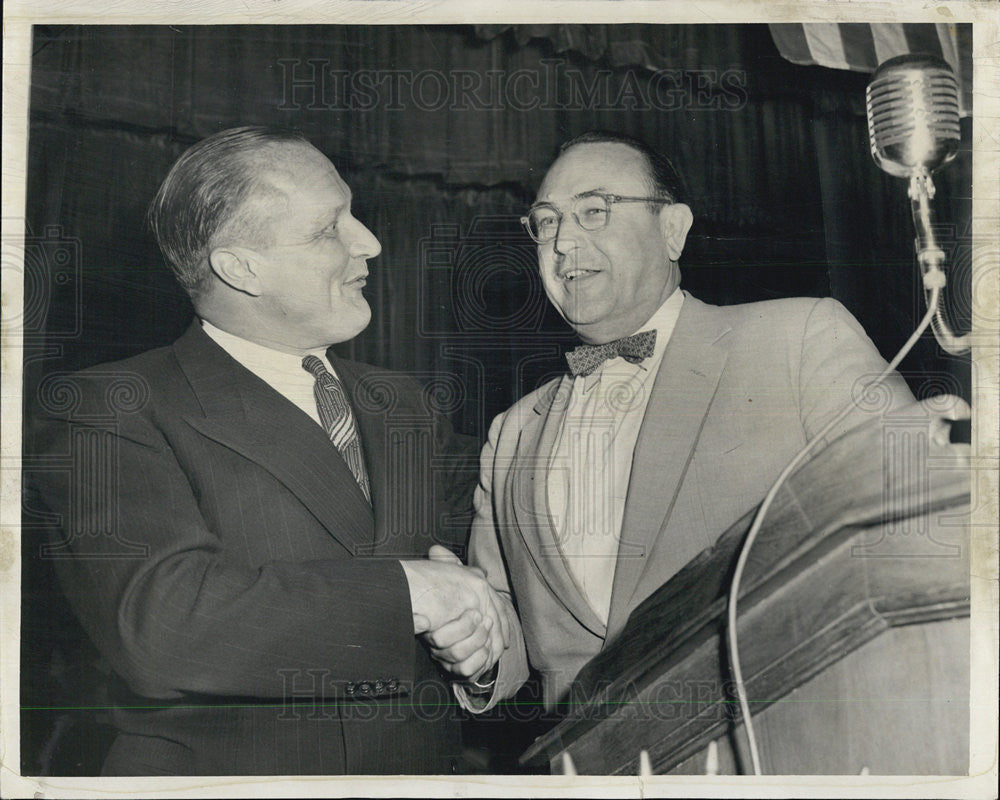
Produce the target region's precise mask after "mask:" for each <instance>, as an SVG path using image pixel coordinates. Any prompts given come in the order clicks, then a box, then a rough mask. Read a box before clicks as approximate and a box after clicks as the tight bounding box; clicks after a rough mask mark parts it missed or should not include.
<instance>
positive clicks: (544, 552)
mask: <svg viewBox="0 0 1000 800" xmlns="http://www.w3.org/2000/svg"><path fill="white" fill-rule="evenodd" d="M572 388H573V379H572V378H571V377H570V376H568V375H564V376H563V377H562V379H561V380H560V381H558V382H556V383H554V384H553V385H552V386H551V387H550V388H549V389H547V390H546V391H544V392H543V393H542V395H541V397H540V398H539V400H538V402H537V403H536V404H535V407H534V409H533V410H532V412H531V414H532V416H531V417H530V418H529V419H528V420H527V422H526V423H525V425H524V426H523V428H522V429H521V433H520V436H519V438H518V443H517V449H516V452H515V454H514V464H513V469H511V470H510V477H509V478H508V479H509V480H513V481H514V486H513V488H512V491H511V492H510V495H509V496H510V498H511V501H512V507H511V508H508V513H509V514H511V515H513V518H514V519H515V520H516V521H517V525H516V528H517V530H518V532H519V533H520V534H521V538H522V539H523V540H524V544H525V547H526V548H527V549H528V551H529V552H530V553H531V557H532V559H533V560H534V562H535V565H536V566H537V567H538V571H539V573H541V575H542V577H543V578H544V580H545V582H546V583H547V584H548V586H549V589H550V590H551V591H552V592H553V594H554V595H555V596H556V597H557V598H558V599H559V600H560V601H561V602H562V603H563V605H564V606H566V608H567V609H568V610H569V611H570V613H571V614H573V616H574V617H575V618H576V619H577V621H578V622H579V623H580V624H581V625H583V626H584V627H585V628H587V629H588V630H589V631H591V632H592V633H594V634H595V635H597V636H602V637H603V636H604V632H605V630H604V625H603V624H602V623H601V621H600V620H599V619H598V617H597V615H596V614H595V613H594V611H593V609H592V608H591V607H590V604H589V603H588V602H587V600H586V599H585V598H584V597H583V595H582V593H581V592H580V589H579V588H578V587H577V585H576V582H575V581H574V580H573V578H572V576H571V575H570V573H569V570H568V569H567V567H566V561H565V560H564V558H563V555H562V551H561V550H560V548H559V544H558V542H557V540H556V530H555V527H554V525H553V522H552V515H551V513H550V511H549V501H548V486H547V477H548V474H549V470H550V466H551V460H552V452H553V449H554V448H555V445H556V441H557V437H558V435H559V431H560V430H561V428H562V424H563V418H564V417H565V415H566V406H567V403H568V400H569V396H570V391H571V390H572Z"/></svg>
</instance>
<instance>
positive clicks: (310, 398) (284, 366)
mask: <svg viewBox="0 0 1000 800" xmlns="http://www.w3.org/2000/svg"><path fill="white" fill-rule="evenodd" d="M201 327H202V330H204V331H205V333H206V334H208V335H209V336H210V337H211V338H212V339H213V340H214V341H215V343H216V344H218V345H219V347H221V348H222V349H223V350H225V351H226V352H227V353H229V355H231V356H232V357H233V358H235V359H236V360H237V361H238V362H239V363H240V364H242V365H243V366H244V367H246V368H247V369H248V370H250V371H251V372H252V373H253V374H254V375H256V376H257V377H258V378H260V379H261V380H262V381H264V383H266V384H267V385H268V386H270V387H271V388H272V389H274V390H275V391H276V392H278V393H279V394H282V395H284V396H285V397H286V398H288V399H289V400H290V401H291V402H293V403H294V404H295V405H297V406H298V407H299V408H301V409H302V410H303V411H305V412H306V414H308V415H309V416H310V417H311V418H312V419H313V420H315V422H316V424H317V425H319V426H320V427H322V425H323V423H322V422H320V418H319V411H318V410H317V408H316V396H315V394H313V388H314V387H315V386H316V379H315V378H314V377H313V376H312V375H311V374H310V373H308V372H306V370H305V368H304V367H303V366H302V359H303V358H305V356H304V355H302V356H296V355H293V354H292V353H283V352H281V351H280V350H273V349H271V348H270V347H264V345H261V344H257V343H255V342H251V341H248V340H246V339H243V338H241V337H239V336H234V335H233V334H231V333H226V331H223V330H219V329H218V328H216V327H215V326H214V325H212V323H210V322H206V321H205V320H201ZM308 355H314V356H316V358H318V359H319V360H320V361H322V362H323V366H324V367H326V368H327V369H328V370H330V373H331V374H333V375H336V374H337V373H336V371H335V370H334V369H333V366H332V365H331V364H330V362H329V361H328V360H327V357H326V350H310V351H309V353H308Z"/></svg>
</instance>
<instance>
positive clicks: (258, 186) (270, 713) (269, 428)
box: [38, 128, 520, 775]
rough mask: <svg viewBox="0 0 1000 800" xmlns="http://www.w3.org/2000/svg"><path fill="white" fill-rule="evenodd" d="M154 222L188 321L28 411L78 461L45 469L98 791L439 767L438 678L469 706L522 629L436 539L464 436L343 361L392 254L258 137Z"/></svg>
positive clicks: (453, 732) (188, 178)
mask: <svg viewBox="0 0 1000 800" xmlns="http://www.w3.org/2000/svg"><path fill="white" fill-rule="evenodd" d="M151 222H152V226H153V229H154V231H155V233H156V236H157V239H158V241H159V243H160V246H161V249H162V250H163V252H164V255H165V256H166V259H167V261H168V262H169V264H170V265H171V267H172V268H173V270H174V272H175V274H176V276H177V278H178V280H179V281H180V283H181V284H182V285H183V286H184V287H185V288H186V289H187V290H188V292H189V293H190V295H191V298H192V301H193V305H194V308H195V311H196V313H197V316H198V319H197V320H195V322H194V323H193V324H192V325H191V327H190V328H189V329H188V331H187V332H186V333H185V334H184V335H183V336H181V338H180V339H178V340H177V341H176V342H175V343H174V344H173V345H172V346H169V347H165V348H161V349H158V350H153V351H150V352H147V353H144V354H142V355H139V356H137V357H135V358H131V359H128V360H125V361H121V362H118V363H115V364H107V365H102V366H99V367H95V368H92V369H89V370H85V371H83V372H82V373H78V374H76V375H72V376H58V375H56V376H50V379H49V380H47V381H46V382H45V384H44V385H43V386H42V390H41V393H40V394H41V398H42V403H41V405H42V408H43V413H42V417H43V419H42V421H41V424H40V441H41V442H42V443H43V446H42V451H43V452H44V453H45V454H47V455H50V456H53V457H60V458H61V457H68V458H69V459H70V460H71V462H72V464H73V467H72V469H70V470H62V471H61V470H52V471H41V472H40V473H39V476H38V483H39V490H40V494H41V496H42V498H43V500H44V501H45V503H46V505H47V506H48V507H49V508H50V509H51V510H52V511H53V512H55V513H56V514H57V515H58V519H59V520H60V521H61V531H62V533H61V538H60V539H59V540H58V541H57V542H55V543H54V545H53V546H52V547H51V548H50V549H49V551H48V555H49V556H50V557H52V558H53V559H54V560H55V564H56V568H57V570H58V571H59V574H60V579H61V583H62V586H63V588H64V590H65V593H66V595H67V597H68V598H69V600H70V603H71V605H72V607H73V609H74V611H75V613H76V615H77V616H78V617H79V619H80V621H81V622H82V623H83V626H84V628H85V629H86V630H87V632H88V633H89V635H90V637H91V638H92V639H93V641H94V643H95V644H96V645H97V647H98V649H99V650H100V652H101V654H102V656H103V658H104V660H105V661H106V663H107V664H108V665H110V667H111V669H112V670H113V673H114V674H113V676H112V678H113V681H112V685H111V688H110V692H111V702H112V705H113V710H112V711H111V719H112V721H113V723H114V725H115V727H116V728H117V730H118V736H117V738H116V740H115V742H114V744H113V746H112V749H111V752H110V754H109V755H108V758H107V760H106V762H105V765H104V774H107V775H154V774H174V775H193V774H223V775H235V774H315V773H322V774H338V773H355V774H366V773H368V774H371V773H382V774H393V773H403V774H405V773H448V772H451V771H452V770H453V769H455V767H456V760H457V758H458V756H459V754H460V737H459V718H458V716H457V715H456V714H455V711H454V708H453V707H452V706H453V704H452V703H451V702H449V698H450V697H451V687H450V686H449V679H454V680H456V681H460V682H466V681H467V682H469V689H470V691H472V692H476V691H480V690H479V689H477V688H476V687H475V685H474V683H473V681H475V679H476V678H478V677H479V676H481V675H482V674H483V673H484V672H485V671H486V670H487V669H488V668H489V667H490V666H491V665H492V664H493V663H494V662H495V661H496V660H497V658H498V657H499V655H500V653H501V652H502V651H503V649H504V647H505V646H506V645H508V644H512V645H514V646H515V647H520V645H519V644H518V642H519V636H520V633H519V628H518V626H517V620H516V617H514V615H513V611H512V609H511V608H510V603H509V600H507V599H506V598H503V597H500V596H498V595H497V593H496V592H494V591H493V590H492V589H491V588H490V587H489V585H488V584H487V582H486V581H485V580H484V579H483V577H482V575H481V573H479V572H478V571H476V570H472V569H468V568H466V567H463V566H461V564H459V563H457V559H455V558H454V556H452V555H451V554H450V553H449V552H448V551H447V550H445V549H444V548H441V547H440V546H436V545H434V542H435V538H436V536H437V534H438V530H437V526H438V525H439V524H440V523H441V521H442V520H444V519H446V518H447V517H448V516H449V515H453V514H455V513H457V512H460V511H461V509H462V503H463V500H465V499H467V497H468V491H471V486H467V485H466V484H464V483H463V482H462V481H461V479H460V471H461V470H460V467H461V464H462V461H463V457H464V456H465V454H466V453H467V452H468V447H467V443H466V441H463V438H462V437H459V436H457V435H456V434H455V433H454V432H453V431H452V430H451V427H450V426H449V425H448V423H447V422H445V421H444V420H442V419H440V418H438V417H437V416H436V415H435V414H434V413H433V412H432V411H430V410H429V409H428V407H427V404H426V403H425V402H424V401H423V398H422V395H421V392H420V389H419V387H418V386H416V385H415V384H414V383H413V382H412V381H410V380H409V379H406V378H405V377H403V376H400V375H397V374H393V373H391V372H387V371H385V370H380V369H376V368H374V367H371V366H366V365H364V364H358V363H352V362H350V361H346V360H343V359H340V358H337V357H336V356H335V355H334V354H333V353H332V352H331V351H329V347H330V346H331V345H333V344H335V343H338V342H343V341H347V340H349V339H351V338H353V337H354V336H356V335H357V334H358V333H360V332H361V331H362V330H363V329H364V328H365V327H366V326H367V324H368V321H369V319H370V316H371V311H370V309H369V307H368V304H367V302H366V300H365V298H364V296H363V294H362V288H363V287H364V285H365V279H366V277H367V274H368V269H367V266H366V260H367V259H369V258H372V257H374V256H376V255H377V254H378V253H379V251H380V245H379V243H378V241H377V240H376V238H375V237H374V236H373V235H372V234H371V232H370V231H368V229H367V228H365V226H364V225H362V224H361V222H359V221H358V220H357V219H355V218H354V217H353V216H352V214H351V193H350V190H349V188H348V187H347V185H346V184H345V183H344V182H343V180H342V179H341V178H340V176H339V175H338V174H337V171H336V170H335V169H334V167H333V165H332V164H331V163H330V162H329V161H328V160H327V158H326V157H325V156H324V155H323V154H322V153H320V152H319V151H318V150H316V149H315V148H313V147H312V146H311V145H310V144H309V143H307V142H306V141H304V140H303V139H301V138H299V137H297V136H295V135H290V134H285V133H280V132H274V131H268V130H264V129H259V128H241V129H234V130H230V131H223V132H222V133H219V134H216V135H214V136H212V137H210V138H208V139H206V140H204V141H202V142H200V143H198V144H196V145H195V146H194V147H192V148H191V149H190V150H188V151H187V152H186V153H185V154H184V155H183V156H182V157H181V158H180V159H179V160H178V162H177V163H176V164H175V165H174V167H173V168H172V169H171V171H170V174H169V175H168V176H167V178H166V180H165V181H164V183H163V185H162V187H161V189H160V191H159V193H158V195H157V197H156V199H155V201H154V203H153V206H152V209H151ZM414 441H417V442H418V443H422V446H418V447H417V449H416V451H415V452H411V453H410V457H409V458H408V459H406V458H400V455H399V454H400V453H405V452H406V448H405V445H406V444H407V443H408V442H409V443H411V444H412V442H414ZM411 450H412V448H411ZM467 490H468V491H467ZM429 548H430V556H431V557H430V558H426V557H424V556H425V555H426V554H428V550H429Z"/></svg>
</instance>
